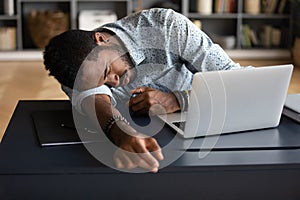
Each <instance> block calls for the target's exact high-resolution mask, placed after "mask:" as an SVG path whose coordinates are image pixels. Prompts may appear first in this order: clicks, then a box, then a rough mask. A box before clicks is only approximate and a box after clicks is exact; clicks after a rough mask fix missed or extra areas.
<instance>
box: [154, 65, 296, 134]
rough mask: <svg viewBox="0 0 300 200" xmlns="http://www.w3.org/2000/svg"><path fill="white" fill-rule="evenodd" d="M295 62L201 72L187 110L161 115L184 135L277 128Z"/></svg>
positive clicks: (196, 78)
mask: <svg viewBox="0 0 300 200" xmlns="http://www.w3.org/2000/svg"><path fill="white" fill-rule="evenodd" d="M292 71H293V65H278V66H267V67H256V68H247V69H239V70H224V71H212V72H199V73H196V74H195V75H194V78H193V83H192V90H191V94H190V104H189V108H188V111H187V112H184V113H172V114H166V115H160V116H159V118H161V119H162V120H164V121H165V122H166V123H167V124H168V125H169V126H170V127H172V128H173V129H175V130H176V131H177V133H179V134H181V135H182V136H183V137H184V138H192V137H198V136H206V135H217V134H222V133H231V132H240V131H246V130H253V129H263V128H270V127H276V126H278V124H279V121H280V117H281V113H282V109H283V105H284V102H285V99H286V95H287V91H288V87H289V83H290V79H291V75H292Z"/></svg>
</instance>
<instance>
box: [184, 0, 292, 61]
mask: <svg viewBox="0 0 300 200" xmlns="http://www.w3.org/2000/svg"><path fill="white" fill-rule="evenodd" d="M200 1H201V0H200ZM247 1H248V2H247ZM255 1H256V0H250V1H249V0H214V1H213V5H212V9H211V13H210V14H201V13H199V12H198V10H197V1H195V0H182V2H181V3H182V13H183V14H184V15H185V16H187V17H188V18H190V19H191V20H192V21H193V20H197V21H200V22H201V28H202V30H203V31H204V32H206V33H207V34H208V35H209V36H210V37H211V38H212V39H213V40H215V42H217V43H218V41H219V38H221V39H223V41H224V42H223V46H222V45H221V46H222V47H223V48H224V49H225V50H226V51H227V52H228V54H229V55H230V56H231V57H238V58H244V57H245V58H249V57H251V56H250V55H249V53H250V54H251V55H252V56H254V57H255V56H258V57H260V58H261V57H262V58H263V57H264V56H265V57H267V58H269V57H270V56H272V57H273V56H274V57H273V58H281V57H282V58H289V57H291V54H290V50H291V47H292V43H293V17H292V5H291V4H290V1H289V0H286V1H284V0H278V1H276V0H270V1H269V2H271V1H274V2H275V4H274V7H273V8H272V9H271V8H270V7H271V6H269V5H267V6H266V7H267V8H268V10H266V8H264V6H263V4H262V1H259V2H260V3H259V6H260V7H259V10H255V9H254V10H255V11H253V9H252V8H250V9H248V8H246V7H245V6H246V4H247V3H248V4H247V5H254V4H255ZM283 1H284V2H283ZM220 2H222V3H221V5H222V4H223V5H222V7H221V9H220V8H219V7H217V4H218V5H220ZM249 2H251V3H250V4H249ZM226 3H229V4H231V6H226V5H224V4H226ZM226 7H230V8H229V9H228V8H226ZM250 11H251V12H250ZM252 11H253V12H252ZM251 34H252V36H251ZM272 34H273V35H272ZM229 38H234V40H235V42H234V45H232V44H231V45H226V44H227V43H226V40H227V39H229ZM255 40H256V41H255ZM231 43H232V42H231Z"/></svg>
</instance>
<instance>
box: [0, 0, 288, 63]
mask: <svg viewBox="0 0 300 200" xmlns="http://www.w3.org/2000/svg"><path fill="white" fill-rule="evenodd" d="M142 1H144V5H146V4H147V5H149V6H150V5H151V4H152V3H154V2H158V1H159V0H142ZM224 1H225V0H224ZM145 2H147V3H145ZM196 2H197V1H194V0H181V1H180V5H179V7H181V10H180V11H181V13H182V14H184V15H185V16H187V17H188V18H189V19H191V20H196V19H199V20H200V21H201V24H202V30H203V31H205V32H206V34H207V35H209V36H210V37H212V36H214V35H217V36H234V37H235V38H236V42H235V49H232V50H226V52H227V53H228V54H229V56H230V57H232V58H238V57H241V58H247V59H248V58H249V59H253V58H266V59H270V58H272V57H273V59H274V58H275V59H281V58H284V59H286V58H289V57H291V55H290V50H289V49H291V47H292V45H293V44H292V43H293V27H292V26H293V18H292V13H293V10H292V9H293V8H292V6H291V3H290V1H287V2H288V3H287V5H286V8H285V9H284V10H283V14H263V13H262V14H257V15H254V14H247V13H244V8H243V5H244V0H236V1H235V7H234V9H232V10H230V11H231V12H232V13H212V14H210V15H203V14H199V13H198V12H197V11H196V10H197V5H196ZM136 4H137V0H15V14H16V15H14V16H8V15H4V14H0V27H4V26H13V27H16V31H17V50H16V51H13V52H5V51H4V52H1V51H0V60H5V59H7V60H27V59H29V60H31V59H33V60H41V59H42V55H41V53H40V50H38V49H35V45H34V42H33V41H32V38H31V35H30V33H29V30H28V24H27V21H26V16H27V14H28V13H30V12H31V10H45V9H51V10H54V9H59V10H62V11H64V12H67V13H69V14H70V25H69V26H70V28H71V29H77V28H78V26H79V25H78V16H79V13H80V12H81V11H82V10H89V9H90V10H93V9H111V10H114V11H115V12H116V13H117V15H118V18H121V17H124V16H126V15H127V14H130V13H132V12H133V10H134V8H133V5H136ZM0 5H2V4H1V3H0ZM144 8H145V9H147V8H148V7H144ZM0 10H1V9H0ZM1 11H2V13H3V9H2V10H1ZM244 24H246V25H249V27H250V28H251V29H252V30H253V31H254V32H255V33H256V34H257V37H261V33H262V30H263V28H264V27H263V26H262V25H270V26H271V27H272V28H273V27H274V28H277V29H279V30H280V31H281V34H282V39H281V43H280V45H279V47H280V48H281V47H282V48H283V49H275V50H273V49H268V48H266V49H257V48H256V49H243V46H245V45H244V44H245V43H244V40H243V38H245V37H244V35H245V34H244V33H243V31H242V30H241V27H242V26H243V25H244ZM272 41H273V40H272ZM257 46H263V44H258V45H256V47H257ZM250 48H254V45H251V47H250ZM21 52H22V53H21ZM23 52H24V53H23ZM5 56H7V58H5ZM25 56H26V57H28V58H25Z"/></svg>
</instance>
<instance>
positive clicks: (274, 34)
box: [241, 24, 282, 48]
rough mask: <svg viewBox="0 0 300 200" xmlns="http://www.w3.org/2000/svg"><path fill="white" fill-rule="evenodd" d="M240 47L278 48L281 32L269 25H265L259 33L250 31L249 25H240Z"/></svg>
mask: <svg viewBox="0 0 300 200" xmlns="http://www.w3.org/2000/svg"><path fill="white" fill-rule="evenodd" d="M241 31H242V46H243V47H246V48H250V47H260V46H262V47H266V48H270V47H279V46H280V45H281V38H282V30H281V29H279V28H276V27H273V26H271V25H265V26H264V27H263V28H262V30H261V31H260V32H258V33H257V31H256V30H254V29H252V28H251V27H250V26H249V24H243V25H242V29H241Z"/></svg>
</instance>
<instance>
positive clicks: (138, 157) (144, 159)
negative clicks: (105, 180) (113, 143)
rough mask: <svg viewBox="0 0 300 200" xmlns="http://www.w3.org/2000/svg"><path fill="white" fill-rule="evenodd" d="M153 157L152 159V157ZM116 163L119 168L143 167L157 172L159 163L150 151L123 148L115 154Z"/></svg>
mask: <svg viewBox="0 0 300 200" xmlns="http://www.w3.org/2000/svg"><path fill="white" fill-rule="evenodd" d="M150 157H152V159H151V158H150ZM114 161H115V165H116V167H117V168H118V169H123V168H126V169H128V170H132V169H134V168H136V167H141V168H143V169H146V170H148V171H151V172H154V173H156V172H157V171H158V167H159V163H158V162H157V160H155V159H154V158H153V156H152V155H151V154H150V153H149V152H148V153H132V152H128V151H125V150H122V149H119V150H117V152H116V153H115V156H114Z"/></svg>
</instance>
